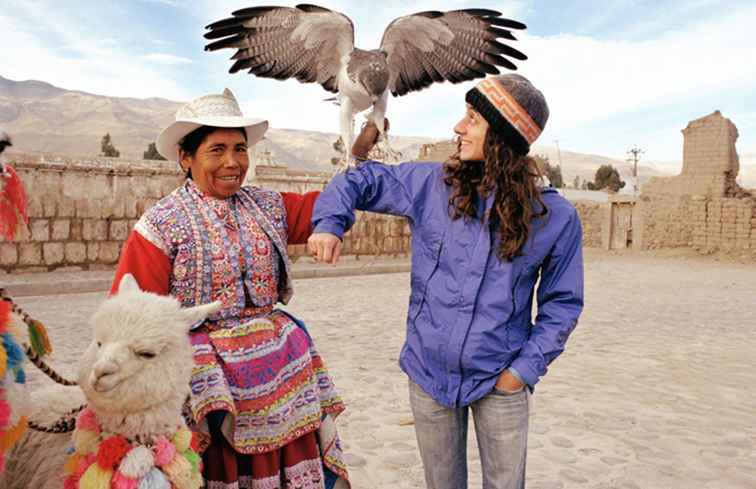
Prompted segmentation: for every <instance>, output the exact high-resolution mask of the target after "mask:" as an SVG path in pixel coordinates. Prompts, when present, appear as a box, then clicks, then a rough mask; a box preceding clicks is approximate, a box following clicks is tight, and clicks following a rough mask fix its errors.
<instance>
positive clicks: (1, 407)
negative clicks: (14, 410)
mask: <svg viewBox="0 0 756 489" xmlns="http://www.w3.org/2000/svg"><path fill="white" fill-rule="evenodd" d="M10 416H11V407H10V404H8V402H7V401H5V400H4V399H0V432H2V431H3V430H4V429H5V428H6V427H7V426H8V423H10Z"/></svg>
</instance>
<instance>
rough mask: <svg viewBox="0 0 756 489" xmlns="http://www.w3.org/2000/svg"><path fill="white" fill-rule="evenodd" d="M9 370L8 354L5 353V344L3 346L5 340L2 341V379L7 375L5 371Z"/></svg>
mask: <svg viewBox="0 0 756 489" xmlns="http://www.w3.org/2000/svg"><path fill="white" fill-rule="evenodd" d="M7 370H8V354H7V353H5V346H3V342H2V341H0V379H2V378H3V377H5V372H7ZM0 394H1V392H0Z"/></svg>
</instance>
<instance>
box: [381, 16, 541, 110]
mask: <svg viewBox="0 0 756 489" xmlns="http://www.w3.org/2000/svg"><path fill="white" fill-rule="evenodd" d="M524 28H525V24H522V23H520V22H517V21H514V20H510V19H505V18H502V17H501V13H500V12H496V11H495V10H485V9H464V10H453V11H450V12H437V11H429V12H419V13H416V14H412V15H407V16H404V17H399V18H398V19H395V20H394V21H393V22H391V24H389V26H388V27H387V28H386V30H385V31H384V33H383V40H382V41H381V49H382V50H383V51H385V52H386V54H387V55H388V64H389V68H390V70H391V79H390V80H389V87H390V89H391V93H392V94H393V95H394V96H401V95H404V94H406V93H409V92H412V91H415V90H422V89H423V88H425V87H427V86H429V85H431V84H433V83H434V82H442V81H444V80H447V81H450V82H452V83H460V82H463V81H467V80H472V79H474V78H482V77H484V76H486V74H487V73H489V74H498V73H499V70H498V69H497V68H496V67H497V66H503V67H505V68H509V69H511V70H516V69H517V67H516V66H515V65H514V64H513V63H512V62H511V61H510V60H509V59H507V57H509V58H514V59H518V60H525V59H527V56H525V55H524V54H523V53H521V52H520V51H518V50H516V49H514V48H512V47H510V46H508V45H506V44H504V43H502V42H500V41H499V39H500V38H501V39H509V40H515V37H514V36H513V35H512V33H511V32H510V30H512V29H524Z"/></svg>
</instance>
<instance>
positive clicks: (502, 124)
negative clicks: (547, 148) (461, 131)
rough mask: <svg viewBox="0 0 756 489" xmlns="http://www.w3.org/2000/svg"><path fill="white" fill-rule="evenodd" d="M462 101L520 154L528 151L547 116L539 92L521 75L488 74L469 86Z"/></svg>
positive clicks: (544, 124) (538, 134) (543, 99)
mask: <svg viewBox="0 0 756 489" xmlns="http://www.w3.org/2000/svg"><path fill="white" fill-rule="evenodd" d="M465 101H466V102H467V103H468V104H470V105H472V107H473V108H474V109H475V110H476V111H477V112H478V113H479V114H480V115H482V116H483V118H484V119H485V120H486V121H487V122H488V124H489V125H490V126H491V128H492V129H493V130H494V131H496V132H497V133H499V134H501V135H503V136H504V137H505V138H506V140H507V142H508V143H509V144H510V145H511V147H512V149H514V150H515V151H517V152H518V153H521V154H523V155H526V154H528V152H529V151H530V145H531V144H533V142H534V141H535V140H536V139H538V136H540V135H541V132H542V131H543V128H544V127H545V126H546V121H547V120H548V118H549V106H548V105H546V99H545V98H544V97H543V94H542V93H541V91H540V90H538V89H537V88H536V87H534V86H533V85H532V84H531V83H530V81H529V80H528V79H527V78H525V77H524V76H522V75H515V74H506V75H498V76H490V77H488V78H486V79H485V80H483V81H481V82H480V83H478V84H477V85H476V86H475V87H474V88H472V89H470V91H468V92H467V95H465Z"/></svg>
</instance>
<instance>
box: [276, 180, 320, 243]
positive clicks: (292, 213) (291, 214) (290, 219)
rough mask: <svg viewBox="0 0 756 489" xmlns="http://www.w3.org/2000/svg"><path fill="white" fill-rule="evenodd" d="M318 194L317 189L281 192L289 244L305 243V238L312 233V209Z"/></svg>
mask: <svg viewBox="0 0 756 489" xmlns="http://www.w3.org/2000/svg"><path fill="white" fill-rule="evenodd" d="M319 195H320V192H319V191H314V192H307V193H306V194H295V193H291V192H281V197H283V202H284V206H285V207H286V221H287V223H288V225H289V244H292V245H295V244H305V243H307V238H309V237H310V235H311V234H312V223H311V222H310V221H311V220H312V209H313V208H314V207H315V201H316V200H317V199H318V196H319Z"/></svg>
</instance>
